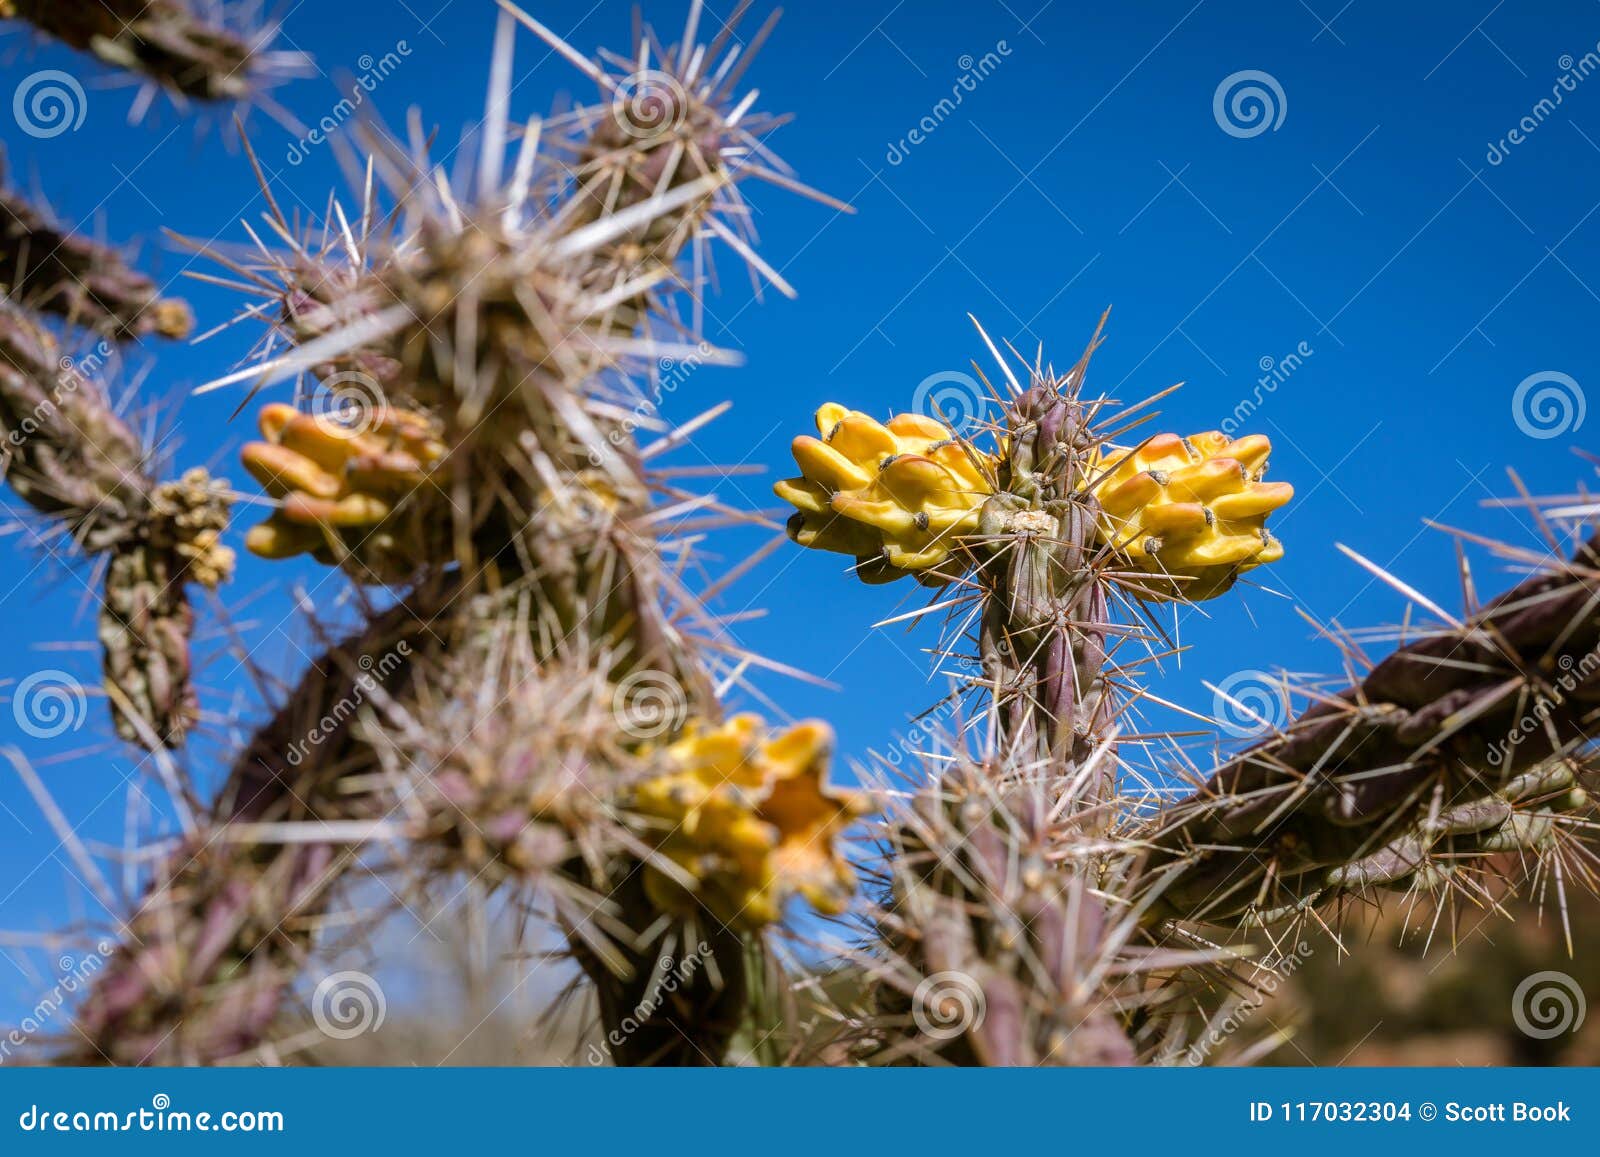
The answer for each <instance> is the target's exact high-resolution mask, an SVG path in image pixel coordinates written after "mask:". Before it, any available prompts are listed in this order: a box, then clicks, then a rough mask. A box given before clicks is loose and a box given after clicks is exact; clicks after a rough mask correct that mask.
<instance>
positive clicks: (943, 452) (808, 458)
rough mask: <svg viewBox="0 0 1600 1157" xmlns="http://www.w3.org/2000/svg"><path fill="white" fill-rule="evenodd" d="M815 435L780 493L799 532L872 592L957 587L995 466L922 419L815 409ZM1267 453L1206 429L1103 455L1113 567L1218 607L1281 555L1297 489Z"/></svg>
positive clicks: (1103, 501)
mask: <svg viewBox="0 0 1600 1157" xmlns="http://www.w3.org/2000/svg"><path fill="white" fill-rule="evenodd" d="M817 430H818V432H819V433H820V434H821V435H822V437H821V438H812V437H808V436H807V437H800V438H796V439H795V440H794V456H795V461H797V462H798V463H799V464H800V471H801V476H800V477H799V478H790V479H787V480H785V481H783V482H779V483H778V484H777V485H776V486H775V487H773V489H774V491H775V492H776V493H777V495H778V497H780V498H782V499H783V500H784V501H786V502H789V503H790V504H792V505H793V506H795V507H797V508H798V511H799V512H798V513H797V514H795V515H794V517H792V518H791V519H790V520H789V536H790V537H791V538H793V539H794V540H795V541H796V542H798V543H799V544H800V545H801V546H809V547H814V548H816V549H818V550H831V551H838V552H839V553H841V554H851V555H855V556H856V558H857V559H858V560H859V565H858V566H857V568H856V573H857V574H858V575H860V576H861V578H863V579H865V580H866V581H867V582H892V581H893V580H895V579H897V578H902V577H904V576H905V575H906V574H908V573H909V574H914V575H916V576H917V578H918V580H919V581H921V582H923V583H926V584H928V585H930V586H939V585H942V584H944V583H946V582H949V581H950V580H951V579H952V578H954V577H955V575H954V574H953V573H951V569H950V568H946V567H940V565H939V564H941V563H943V562H945V561H946V560H947V559H949V557H950V555H951V553H952V552H953V551H955V550H956V548H957V547H958V546H959V540H960V538H961V537H962V536H963V535H970V534H973V533H975V532H976V531H977V528H978V519H979V514H980V512H981V509H982V507H983V503H984V501H985V500H986V499H987V498H988V497H989V495H990V494H992V493H993V491H994V480H995V479H996V476H997V474H998V472H999V462H1000V460H999V457H998V456H997V455H993V454H986V453H983V452H982V451H979V450H977V449H976V448H975V447H973V446H972V445H971V444H970V443H966V442H963V441H961V440H959V439H956V438H952V437H951V436H950V434H949V431H948V430H946V429H945V427H944V426H942V425H940V424H939V423H938V422H935V421H934V420H933V419H931V418H924V417H922V416H921V415H918V414H897V415H895V416H894V417H892V418H890V419H889V421H888V422H887V423H879V422H877V421H874V420H873V419H872V418H869V417H867V415H865V414H863V413H861V412H859V411H857V410H847V409H845V408H844V407H843V406H841V405H838V404H837V403H833V402H830V403H829V404H827V405H826V406H823V407H822V408H821V409H820V410H818V411H817ZM1271 450H1272V444H1271V442H1269V441H1268V440H1267V439H1266V438H1265V437H1264V436H1263V435H1260V434H1251V435H1249V436H1247V437H1243V438H1238V439H1230V438H1228V436H1227V435H1225V434H1220V433H1217V432H1216V431H1209V432H1207V433H1204V434H1195V435H1193V436H1191V437H1189V438H1181V437H1179V436H1178V435H1176V434H1158V435H1156V436H1155V437H1153V438H1151V439H1150V440H1149V441H1147V442H1144V443H1143V444H1141V445H1140V446H1138V447H1136V448H1134V449H1132V450H1128V449H1124V448H1122V447H1118V446H1109V445H1107V446H1102V447H1101V448H1100V449H1098V450H1096V451H1094V452H1093V456H1092V459H1091V461H1090V467H1091V474H1092V476H1093V477H1094V482H1093V484H1092V487H1091V489H1092V491H1093V493H1094V495H1095V497H1096V498H1097V499H1098V500H1099V503H1100V507H1101V516H1100V519H1099V523H1098V526H1097V528H1096V529H1097V532H1098V539H1099V541H1100V543H1101V544H1102V545H1104V544H1109V545H1110V546H1112V547H1113V548H1114V550H1115V551H1116V554H1117V556H1118V557H1117V558H1116V559H1115V561H1114V562H1113V566H1114V567H1116V568H1117V569H1120V570H1123V571H1130V570H1131V571H1136V572H1139V573H1140V576H1141V577H1140V578H1139V579H1138V580H1137V586H1138V591H1137V592H1136V593H1138V594H1139V595H1140V597H1143V598H1146V599H1150V600H1156V601H1159V600H1164V599H1173V598H1186V599H1189V600H1191V601H1194V602H1199V601H1200V600H1202V599H1209V598H1215V597H1216V596H1217V595H1220V594H1222V593H1224V592H1225V591H1227V590H1228V589H1229V588H1230V587H1231V586H1233V584H1234V581H1235V580H1236V579H1237V578H1238V577H1239V575H1241V574H1243V573H1244V572H1245V571H1248V570H1250V569H1252V568H1253V567H1257V566H1260V565H1261V564H1262V563H1268V562H1276V561H1277V560H1278V559H1280V558H1282V557H1283V545H1282V543H1280V542H1279V541H1278V540H1277V539H1275V538H1273V537H1272V535H1271V534H1269V533H1268V532H1267V529H1266V520H1267V515H1269V514H1270V513H1272V511H1274V510H1276V509H1278V507H1280V506H1282V505H1283V504H1284V503H1286V502H1288V501H1289V499H1290V498H1292V497H1293V496H1294V488H1293V487H1292V486H1290V485H1289V484H1288V483H1284V482H1263V481H1262V480H1261V478H1262V474H1263V473H1264V472H1265V471H1266V466H1267V456H1268V454H1269V453H1271ZM1097 471H1103V472H1104V473H1096V472H1097ZM930 568H938V570H937V572H936V573H930Z"/></svg>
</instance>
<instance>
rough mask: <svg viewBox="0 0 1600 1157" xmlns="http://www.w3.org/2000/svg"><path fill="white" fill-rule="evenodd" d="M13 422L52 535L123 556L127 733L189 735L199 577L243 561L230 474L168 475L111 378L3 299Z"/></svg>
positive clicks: (107, 639)
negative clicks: (193, 594) (192, 587)
mask: <svg viewBox="0 0 1600 1157" xmlns="http://www.w3.org/2000/svg"><path fill="white" fill-rule="evenodd" d="M64 365H65V366H66V367H68V368H66V369H63V368H62V367H63V366H64ZM0 432H3V433H4V434H5V436H6V443H7V446H8V448H9V454H8V456H7V459H6V461H5V463H4V465H5V477H6V481H8V482H9V483H10V484H11V487H12V489H13V490H14V491H15V492H16V493H17V495H18V496H19V497H21V498H22V499H23V500H25V501H26V502H27V503H28V504H29V505H30V506H32V507H33V508H34V510H36V511H37V512H39V513H40V514H42V515H44V516H45V517H47V518H48V519H50V520H52V521H53V523H54V524H55V530H54V531H49V530H45V531H41V533H40V535H39V541H40V542H42V543H45V544H46V545H47V546H48V545H49V543H50V539H51V536H52V534H60V535H64V536H66V537H67V539H68V540H69V543H70V544H71V547H72V548H76V549H77V550H80V551H81V552H83V553H85V554H88V555H90V556H99V557H105V558H106V559H108V560H109V561H108V565H107V567H106V571H105V584H104V587H105V591H104V597H103V601H102V604H101V610H100V632H99V633H100V641H101V644H102V646H103V649H104V668H105V684H106V693H107V696H108V698H109V699H110V701H111V708H112V715H113V718H114V719H115V721H116V725H117V731H118V734H120V735H121V736H122V737H123V738H124V739H128V740H131V741H133V742H136V743H139V744H141V745H143V746H145V747H151V748H154V747H162V746H175V745H177V744H180V743H182V741H183V738H184V735H185V734H186V733H187V731H188V730H189V728H190V727H191V726H192V725H193V723H194V721H195V718H196V715H197V712H198V705H197V703H196V700H195V693H194V689H193V686H192V684H191V682H190V677H189V676H190V666H191V663H190V657H189V649H190V635H191V633H192V630H193V625H194V615H193V611H192V610H191V609H190V606H189V599H188V594H187V588H188V585H189V584H191V583H194V584H198V585H199V586H202V587H205V588H208V589H215V588H216V587H217V586H218V585H219V584H220V583H222V582H223V581H224V580H226V579H227V577H228V575H229V574H230V573H231V571H232V568H233V554H232V551H230V550H229V549H228V548H227V547H225V546H223V545H222V544H221V534H222V530H223V528H224V527H225V526H226V525H227V521H228V507H229V500H228V495H227V489H226V485H225V484H221V483H217V482H215V481H213V480H212V479H211V478H210V477H209V476H208V475H207V474H206V472H205V471H204V470H191V471H189V472H188V473H186V474H185V475H184V476H183V477H182V478H181V479H179V480H177V481H175V482H167V483H160V482H158V481H157V480H156V473H155V464H154V462H153V460H152V455H151V453H150V452H149V450H148V449H147V448H146V446H145V443H144V441H143V439H141V438H140V437H139V435H138V434H137V433H136V432H135V431H134V430H133V428H132V427H131V426H129V425H128V423H127V422H126V421H125V420H124V419H123V418H122V417H121V416H120V415H119V414H117V413H116V411H115V410H114V409H113V408H112V407H111V405H110V404H109V402H108V400H107V399H106V397H105V396H104V394H103V393H102V391H101V388H100V386H99V385H98V384H97V383H96V382H95V381H93V380H92V379H91V378H90V377H88V376H86V375H85V374H84V373H83V372H82V371H80V370H78V369H76V368H75V367H73V364H72V362H71V360H70V359H63V358H62V356H61V354H60V352H59V347H58V345H57V342H56V339H55V337H54V336H53V335H52V334H51V333H50V332H49V331H48V330H46V329H45V328H44V327H43V326H42V325H40V324H39V323H38V322H37V321H35V320H34V319H33V318H32V317H30V316H29V315H28V313H27V312H26V311H24V310H21V309H18V308H15V307H14V306H12V305H10V304H8V303H0Z"/></svg>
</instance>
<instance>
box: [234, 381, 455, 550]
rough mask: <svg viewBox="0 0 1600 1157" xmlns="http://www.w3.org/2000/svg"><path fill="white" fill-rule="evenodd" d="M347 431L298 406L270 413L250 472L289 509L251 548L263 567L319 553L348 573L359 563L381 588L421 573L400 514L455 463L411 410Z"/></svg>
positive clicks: (251, 449) (254, 535)
mask: <svg viewBox="0 0 1600 1157" xmlns="http://www.w3.org/2000/svg"><path fill="white" fill-rule="evenodd" d="M362 417H363V419H364V420H362V421H359V422H356V423H352V424H350V425H344V424H341V423H339V422H337V421H334V420H332V419H330V418H326V417H322V416H318V415H312V414H305V413H301V412H300V411H299V410H297V409H295V408H294V407H293V406H286V405H283V404H281V403H274V404H271V405H267V406H263V407H262V409H261V416H260V423H261V433H262V436H263V437H265V438H266V441H265V442H251V443H249V444H248V445H246V446H245V448H244V450H243V452H242V453H241V455H240V457H241V459H242V460H243V462H244V466H245V469H247V470H249V471H250V473H251V474H252V475H253V476H254V477H255V479H256V481H258V482H259V483H261V485H262V486H263V487H264V488H265V489H266V491H267V493H268V494H269V495H271V496H272V497H274V498H277V499H280V500H281V501H280V505H279V507H278V509H277V510H276V511H274V512H273V514H272V516H271V517H270V518H268V519H267V520H266V521H265V522H263V523H261V524H260V525H258V526H255V527H252V528H251V530H250V533H249V535H248V536H246V538H245V545H246V546H247V547H248V548H249V549H250V550H251V551H252V552H253V553H255V554H258V555H261V556H262V557H263V558H290V557H292V556H294V555H298V554H305V553H310V554H311V555H312V556H313V557H314V558H316V559H317V560H318V561H320V562H325V563H330V564H339V563H341V562H343V561H344V560H345V558H346V557H347V556H348V557H353V558H354V559H355V560H356V561H357V562H358V563H359V567H360V569H361V570H362V571H364V572H367V574H369V575H370V577H373V578H377V579H379V580H380V581H386V580H389V579H398V578H401V577H404V575H406V574H407V573H409V572H410V571H411V570H412V569H414V567H415V565H416V562H417V560H418V550H419V546H418V544H417V543H415V542H408V541H406V540H405V539H406V536H405V534H403V533H400V532H399V529H400V528H397V527H396V526H395V525H394V523H393V518H392V516H393V515H394V512H395V508H396V507H397V506H398V505H399V504H400V503H401V501H402V500H403V499H405V498H406V497H407V496H408V495H409V494H411V493H412V491H414V490H416V489H417V488H418V487H419V486H423V485H426V484H427V475H428V472H429V471H430V470H432V469H433V468H434V467H435V466H436V465H437V464H438V463H439V462H440V460H441V459H443V458H444V456H445V451H446V448H445V445H444V443H443V442H441V441H440V440H439V436H438V428H437V425H436V424H435V423H434V422H433V421H432V420H431V419H430V418H428V417H427V416H426V415H423V414H419V413H416V412H414V411H411V410H399V409H392V408H387V407H385V408H383V409H380V410H377V411H376V412H374V413H372V414H368V415H363V416H362Z"/></svg>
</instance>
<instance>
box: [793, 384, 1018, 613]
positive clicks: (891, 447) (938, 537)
mask: <svg viewBox="0 0 1600 1157" xmlns="http://www.w3.org/2000/svg"><path fill="white" fill-rule="evenodd" d="M817 432H818V433H819V434H820V435H821V437H820V438H812V437H810V436H802V437H799V438H796V439H795V440H794V445H793V450H794V457H795V461H796V462H798V463H799V465H800V474H801V476H800V477H799V478H790V479H787V480H785V481H783V482H779V483H778V484H777V485H776V486H775V487H773V490H774V491H775V492H776V493H777V495H778V497H779V498H782V499H783V500H784V501H785V502H788V503H791V504H792V505H794V506H796V507H798V508H799V513H798V514H796V515H795V516H794V517H793V518H791V519H790V520H789V536H790V537H791V538H793V539H794V540H795V541H796V542H798V543H799V544H800V545H801V546H809V547H815V548H816V549H818V550H831V551H838V552H839V553H841V554H851V555H855V556H856V558H857V560H858V562H859V565H858V566H857V568H856V573H857V574H858V575H859V576H860V577H861V578H862V579H864V580H865V581H867V582H873V583H876V582H892V581H893V580H895V579H897V578H901V577H903V576H904V575H905V574H906V573H907V572H911V573H915V574H918V577H919V579H921V580H922V581H924V582H929V583H930V585H940V584H941V583H944V582H948V581H949V580H950V578H951V577H953V576H951V575H949V574H945V575H943V576H942V577H939V576H928V575H927V574H926V573H925V572H927V571H928V569H929V568H930V567H937V566H938V565H939V564H940V563H942V562H944V561H945V559H946V558H948V557H949V555H950V552H951V551H952V550H953V549H955V547H956V546H957V545H958V542H957V540H958V539H960V537H961V536H962V535H966V534H971V533H973V532H974V531H975V530H976V529H977V526H978V512H979V508H980V507H982V505H983V501H984V499H985V498H987V497H988V496H989V495H990V494H991V493H992V492H993V490H994V487H993V485H992V484H991V483H990V482H989V480H988V479H987V478H986V477H985V473H986V470H987V469H988V468H989V467H990V465H991V462H992V460H991V459H989V458H987V457H986V456H984V455H982V454H980V453H978V452H977V451H976V450H974V449H973V447H972V446H971V445H969V444H968V443H965V442H962V441H960V440H959V439H956V438H952V437H951V436H950V431H949V430H947V429H946V428H945V427H944V426H943V425H941V424H940V423H938V422H936V421H934V420H933V419H932V418H925V417H923V416H922V415H920V414H897V415H895V416H894V417H893V418H890V419H889V421H888V423H887V424H884V423H881V422H878V421H875V420H874V419H872V418H869V417H868V416H867V415H866V414H863V413H861V412H860V411H858V410H847V409H845V408H844V407H843V406H841V405H839V404H838V403H836V402H829V403H828V404H827V405H825V406H823V407H822V408H821V409H820V410H818V411H817Z"/></svg>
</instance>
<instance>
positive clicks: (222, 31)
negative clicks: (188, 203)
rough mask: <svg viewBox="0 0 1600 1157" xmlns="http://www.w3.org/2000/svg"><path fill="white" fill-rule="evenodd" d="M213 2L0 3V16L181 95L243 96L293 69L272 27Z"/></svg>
mask: <svg viewBox="0 0 1600 1157" xmlns="http://www.w3.org/2000/svg"><path fill="white" fill-rule="evenodd" d="M228 16H229V13H228V12H227V10H226V9H225V8H224V7H223V6H222V5H221V4H216V3H212V2H211V0H92V2H90V3H59V2H58V0H0V18H6V19H14V20H26V21H27V22H28V23H29V24H32V25H33V26H34V27H35V28H37V29H38V30H39V31H40V32H43V33H46V34H47V35H49V36H52V37H54V38H55V39H57V40H60V41H61V42H62V43H64V44H67V45H70V46H71V47H73V48H76V49H77V50H78V51H80V52H87V53H90V54H92V55H93V56H94V57H96V58H97V59H98V60H99V61H100V62H101V63H103V64H105V65H107V66H108V67H111V68H115V69H121V70H125V71H127V72H130V73H133V74H135V75H137V76H139V77H141V78H143V79H145V80H148V81H150V82H151V83H153V84H156V85H159V86H160V87H161V88H163V89H165V90H166V91H167V92H169V93H171V94H173V96H174V97H176V98H179V99H190V100H201V101H223V100H228V101H237V100H245V99H248V98H249V97H251V96H252V95H254V94H257V93H258V92H259V86H260V85H261V83H262V82H263V80H264V79H266V78H270V77H272V76H273V75H274V74H277V73H281V72H282V71H283V70H284V69H286V68H290V69H292V68H294V67H295V66H297V65H298V63H299V54H298V53H273V52H270V51H268V49H267V44H268V43H269V42H270V40H271V39H272V36H273V32H274V30H273V29H272V28H270V27H268V28H266V29H262V30H259V31H256V32H249V31H246V30H244V29H237V28H232V27H229V20H228Z"/></svg>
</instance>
